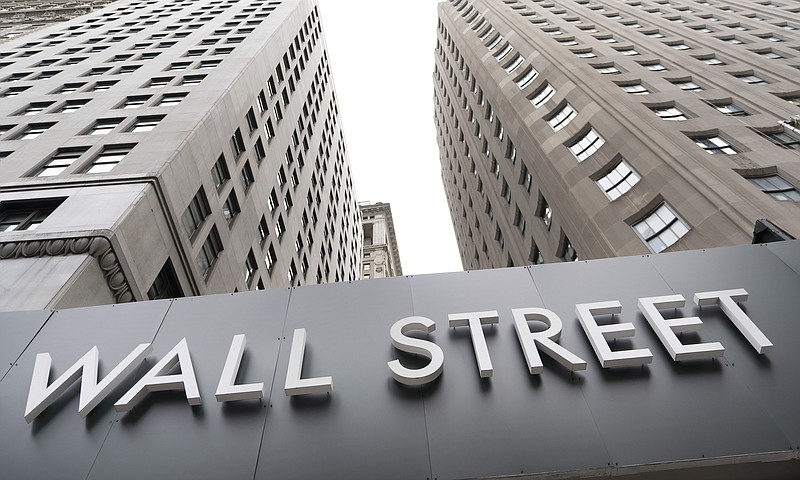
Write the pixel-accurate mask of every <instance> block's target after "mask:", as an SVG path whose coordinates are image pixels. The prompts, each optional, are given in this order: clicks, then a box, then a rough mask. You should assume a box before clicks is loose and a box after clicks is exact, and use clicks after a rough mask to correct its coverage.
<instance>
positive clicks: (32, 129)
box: [14, 123, 55, 140]
mask: <svg viewBox="0 0 800 480" xmlns="http://www.w3.org/2000/svg"><path fill="white" fill-rule="evenodd" d="M53 125H55V123H32V124H30V125H28V126H27V127H25V130H23V131H22V132H20V133H19V134H18V135H17V136H16V137H15V138H14V139H15V140H32V139H34V138H36V137H38V136H39V135H41V134H43V133H44V132H45V130H47V129H48V128H50V127H52V126H53Z"/></svg>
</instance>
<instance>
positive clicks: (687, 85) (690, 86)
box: [672, 80, 703, 92]
mask: <svg viewBox="0 0 800 480" xmlns="http://www.w3.org/2000/svg"><path fill="white" fill-rule="evenodd" d="M672 83H673V84H674V85H675V86H677V87H678V88H680V89H681V90H686V91H690V92H691V91H700V90H702V89H703V87H701V86H700V85H698V84H696V83H694V82H693V81H691V80H686V81H677V82H672Z"/></svg>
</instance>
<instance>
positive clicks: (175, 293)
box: [147, 258, 183, 300]
mask: <svg viewBox="0 0 800 480" xmlns="http://www.w3.org/2000/svg"><path fill="white" fill-rule="evenodd" d="M178 297H183V290H182V289H181V284H180V282H179V281H178V276H177V275H176V274H175V269H174V268H173V267H172V260H170V259H169V258H168V259H167V261H166V263H164V266H163V267H161V271H159V272H158V276H157V277H156V278H155V280H153V284H152V285H150V288H149V289H148V290H147V298H148V299H150V300H161V299H169V298H178Z"/></svg>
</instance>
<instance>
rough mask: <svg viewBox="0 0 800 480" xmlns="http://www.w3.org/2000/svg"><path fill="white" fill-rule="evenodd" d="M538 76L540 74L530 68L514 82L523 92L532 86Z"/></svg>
mask: <svg viewBox="0 0 800 480" xmlns="http://www.w3.org/2000/svg"><path fill="white" fill-rule="evenodd" d="M537 75H539V72H537V71H536V69H535V68H533V67H531V66H528V68H527V69H525V71H524V72H523V73H522V75H520V76H519V77H518V78H516V79H515V80H514V82H515V83H516V84H517V87H519V88H520V90H522V89H523V88H525V87H527V86H528V85H530V84H531V83H532V82H533V80H534V79H535V78H536V76H537Z"/></svg>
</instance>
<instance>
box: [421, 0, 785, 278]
mask: <svg viewBox="0 0 800 480" xmlns="http://www.w3.org/2000/svg"><path fill="white" fill-rule="evenodd" d="M797 12H798V8H797V5H796V4H794V3H791V2H785V1H781V0H768V1H764V2H757V3H755V2H740V1H739V2H737V1H721V0H718V1H695V0H659V1H648V0H643V1H638V0H634V1H628V2H622V1H609V0H591V1H589V0H578V1H572V0H569V1H567V0H546V1H534V0H504V1H502V2H500V1H490V0H453V1H449V2H443V3H442V4H440V5H439V24H438V43H437V46H436V69H435V73H434V83H435V104H436V106H435V120H436V125H437V129H438V138H439V145H440V154H441V164H442V179H443V181H444V185H445V190H446V193H447V197H448V201H449V204H450V210H451V215H452V218H453V224H454V227H455V230H456V236H457V238H458V242H459V248H460V251H461V257H462V262H463V264H464V267H465V268H468V269H474V268H486V267H501V266H510V265H522V264H528V263H542V262H557V261H571V260H576V259H579V258H580V259H588V258H599V257H609V256H616V255H637V254H648V253H657V252H661V251H664V250H684V249H696V248H704V247H714V246H723V245H735V244H745V243H750V242H751V241H752V239H753V234H754V230H755V231H756V233H757V235H756V240H758V239H761V238H769V237H770V236H772V237H776V238H778V237H779V238H791V237H798V236H800V203H798V200H800V192H798V185H800V157H798V153H799V151H798V149H800V130H798V120H797V117H796V115H798V114H800V109H798V105H800V83H798V82H797V78H798V71H797V69H798V67H799V66H798V64H797V62H796V53H797V50H798V49H800V34H799V33H800V32H798V28H800V21H798V16H797ZM765 229H766V230H765Z"/></svg>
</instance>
